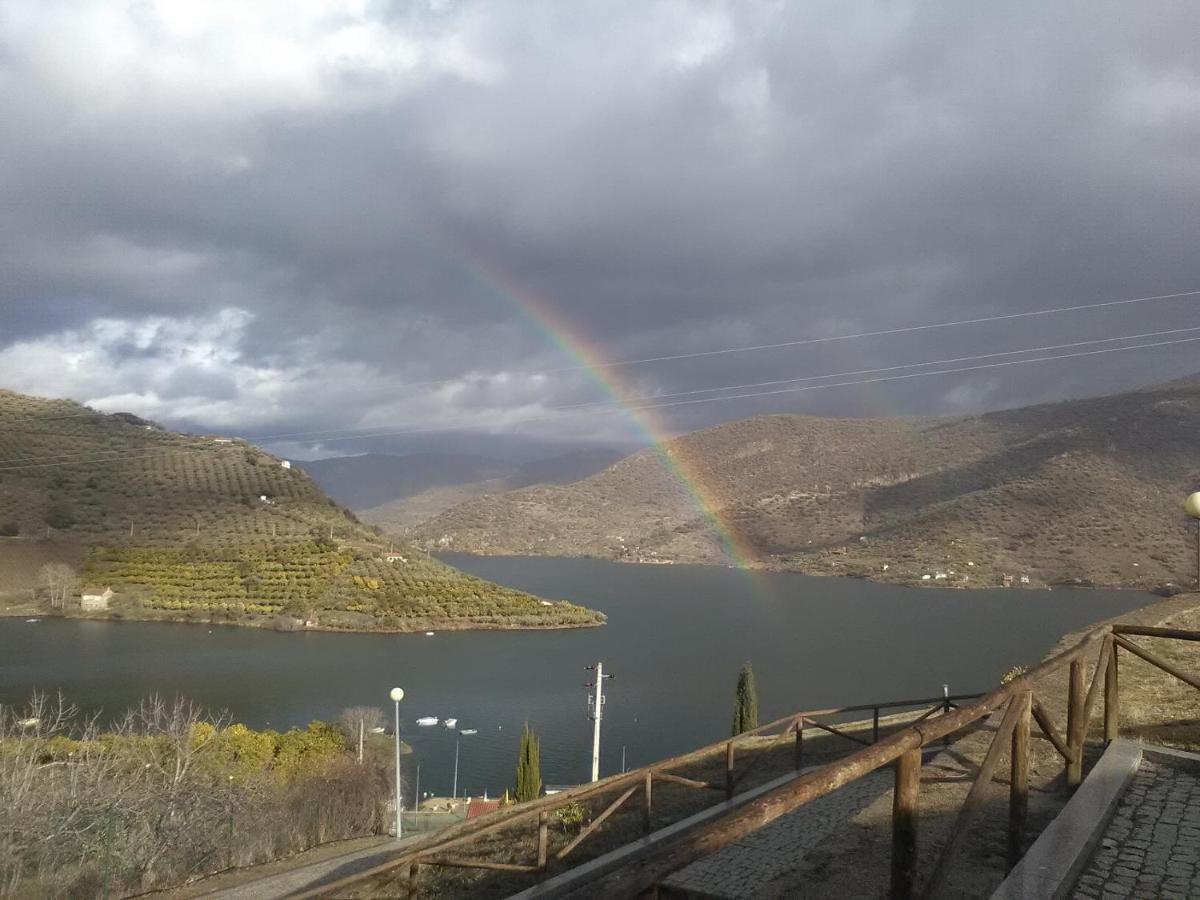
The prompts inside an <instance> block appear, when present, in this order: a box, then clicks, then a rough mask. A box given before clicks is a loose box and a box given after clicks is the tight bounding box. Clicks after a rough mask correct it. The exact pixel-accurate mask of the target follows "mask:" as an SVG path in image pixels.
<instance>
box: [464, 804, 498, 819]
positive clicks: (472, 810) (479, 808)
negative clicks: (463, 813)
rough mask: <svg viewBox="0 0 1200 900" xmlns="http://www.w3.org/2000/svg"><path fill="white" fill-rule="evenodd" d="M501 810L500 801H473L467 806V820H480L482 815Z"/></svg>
mask: <svg viewBox="0 0 1200 900" xmlns="http://www.w3.org/2000/svg"><path fill="white" fill-rule="evenodd" d="M499 808H500V801H499V800H472V801H471V802H470V803H469V804H467V818H468V819H478V818H479V817H480V816H482V815H486V814H487V813H490V812H492V811H493V810H496V809H499Z"/></svg>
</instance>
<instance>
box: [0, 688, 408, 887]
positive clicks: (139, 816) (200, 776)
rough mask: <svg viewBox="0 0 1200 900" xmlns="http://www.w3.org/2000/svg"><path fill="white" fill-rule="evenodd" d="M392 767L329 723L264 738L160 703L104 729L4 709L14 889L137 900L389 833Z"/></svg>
mask: <svg viewBox="0 0 1200 900" xmlns="http://www.w3.org/2000/svg"><path fill="white" fill-rule="evenodd" d="M388 778H389V757H388V754H387V753H386V752H378V753H373V754H371V755H370V756H368V757H367V758H366V759H365V761H363V762H362V763H360V762H358V761H357V760H356V759H355V756H354V754H353V753H352V752H350V751H349V750H348V749H347V743H346V741H345V739H344V738H343V736H342V734H341V733H340V732H339V731H338V730H337V729H335V728H334V727H332V726H330V725H327V724H325V723H323V722H313V723H312V724H310V725H309V726H308V727H307V728H305V729H292V730H290V731H286V732H282V733H280V732H276V731H254V730H252V729H249V728H246V727H245V726H243V725H239V724H230V723H228V722H226V721H223V720H221V719H217V718H213V717H211V716H209V715H207V714H205V713H204V712H203V711H202V710H200V709H199V708H197V707H196V706H194V705H193V704H191V703H190V702H189V701H186V700H182V699H181V700H176V701H174V702H173V703H167V702H164V701H162V700H160V699H157V698H152V699H150V700H147V701H145V702H143V703H142V704H141V705H140V706H139V707H138V708H137V709H134V710H131V711H130V712H128V713H127V714H126V715H125V716H124V717H122V718H121V719H119V720H117V721H116V722H114V723H112V724H111V725H110V726H108V727H107V728H106V729H104V730H100V729H98V728H97V727H96V725H95V722H94V721H93V720H90V719H88V718H87V717H84V716H81V715H80V714H79V713H78V711H77V710H75V709H74V708H72V707H70V706H68V705H67V704H65V703H64V702H63V701H62V699H61V698H60V699H59V700H58V701H57V702H55V701H50V700H48V699H47V698H46V697H44V696H38V697H34V699H33V700H32V702H31V703H30V705H29V706H28V707H27V708H25V709H21V710H16V709H13V708H8V707H0V893H3V894H5V895H15V896H28V897H49V896H72V897H84V896H98V895H101V894H103V895H105V896H110V895H113V896H124V895H126V894H130V893H143V892H146V891H149V890H154V889H162V888H167V887H171V886H173V885H178V884H180V883H182V882H184V881H186V880H190V879H193V878H195V877H198V876H201V875H205V874H209V873H212V872H215V871H219V870H222V869H225V868H229V867H231V866H241V865H251V864H255V863H260V862H264V861H267V860H271V859H276V858H279V857H281V856H287V855H290V854H292V853H295V852H298V851H301V850H305V849H308V848H309V847H312V846H314V845H315V844H318V843H322V842H325V841H330V840H338V839H342V838H349V837H356V836H362V835H369V834H376V833H385V832H386V829H387V825H388V823H389V821H390V817H389V816H388V815H387V812H388V810H387V809H386V806H385V804H386V799H385V798H386V797H388V796H390V792H389V789H388Z"/></svg>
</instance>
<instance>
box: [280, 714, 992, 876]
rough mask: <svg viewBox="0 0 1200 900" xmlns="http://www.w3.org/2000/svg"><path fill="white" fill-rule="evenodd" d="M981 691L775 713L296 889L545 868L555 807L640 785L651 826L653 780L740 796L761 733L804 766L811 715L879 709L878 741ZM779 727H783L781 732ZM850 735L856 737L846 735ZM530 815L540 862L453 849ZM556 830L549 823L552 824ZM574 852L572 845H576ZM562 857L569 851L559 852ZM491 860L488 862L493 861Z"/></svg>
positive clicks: (757, 759) (646, 821)
mask: <svg viewBox="0 0 1200 900" xmlns="http://www.w3.org/2000/svg"><path fill="white" fill-rule="evenodd" d="M980 696H981V695H980V694H952V695H950V696H949V697H944V696H943V697H922V698H916V699H905V700H888V701H884V702H881V703H864V704H857V705H851V706H836V707H828V708H824V709H813V710H805V711H803V712H799V713H790V714H789V715H786V716H783V717H782V718H779V719H775V720H774V721H771V722H768V723H766V724H765V725H760V726H759V727H757V728H754V729H751V730H749V731H744V732H742V733H741V734H738V735H735V736H734V737H732V738H727V739H725V740H721V741H718V742H716V743H713V744H709V745H707V746H705V747H701V748H700V749H698V750H692V751H689V752H688V753H684V754H681V755H679V756H674V757H671V758H669V759H665V760H661V761H659V762H656V763H653V764H652V765H649V766H644V767H642V768H640V769H633V770H631V771H629V772H625V773H622V774H620V775H613V776H610V777H608V778H604V779H601V780H600V781H597V782H594V783H593V784H589V785H584V786H582V787H578V788H573V789H571V790H569V791H562V792H560V793H557V794H554V795H552V796H546V797H540V798H538V799H537V800H533V801H529V802H527V803H521V804H517V805H514V806H511V807H502V808H501V809H498V810H496V811H494V812H491V813H489V814H488V815H486V816H481V817H480V818H478V819H472V820H470V821H468V822H463V823H461V824H459V825H454V826H451V827H450V828H447V829H444V830H443V831H441V832H437V833H435V834H433V835H430V836H429V837H428V838H425V839H423V840H421V841H418V842H416V843H414V844H413V845H411V846H410V847H409V848H408V849H406V851H405V852H404V853H403V854H400V855H398V856H397V857H396V858H395V859H392V860H389V861H388V862H386V863H382V864H380V865H378V866H375V867H373V868H370V869H367V870H364V871H363V872H360V873H358V874H357V875H353V876H349V877H347V878H344V879H341V880H339V881H336V882H330V883H329V884H326V885H322V886H321V887H319V888H314V889H313V890H310V891H307V892H305V893H302V894H297V895H295V896H296V897H297V898H306V897H322V896H328V895H330V894H333V893H336V892H338V891H341V890H343V889H345V888H347V887H350V886H351V885H354V884H358V883H361V882H364V881H369V880H372V879H382V878H387V877H389V876H391V877H394V876H395V875H396V874H397V873H401V874H404V875H405V878H406V880H407V882H408V883H409V885H410V890H414V891H415V889H416V888H415V885H416V877H417V876H416V873H417V872H419V870H420V867H421V866H424V865H441V866H455V867H463V868H487V869H496V870H500V871H538V872H544V871H545V870H546V869H547V868H548V865H549V858H547V859H546V860H545V861H543V859H542V854H543V853H544V852H546V851H545V849H544V848H543V847H542V842H543V841H544V840H545V838H544V837H543V830H544V829H543V826H544V825H545V822H544V821H543V818H542V816H543V815H545V816H547V817H548V815H549V814H550V813H551V812H552V811H553V810H557V809H560V808H562V807H563V806H566V805H567V804H570V803H573V802H582V801H586V800H592V799H595V798H596V797H599V796H603V795H605V794H615V793H616V792H617V791H622V790H623V793H622V794H620V795H619V796H618V798H617V802H616V803H614V804H610V805H609V807H607V808H606V809H605V810H604V811H603V812H602V813H601V816H603V818H605V819H606V818H608V817H609V816H611V815H612V813H614V812H616V810H617V808H619V807H620V806H621V805H623V804H624V803H625V802H626V801H627V800H628V799H629V797H630V796H631V795H632V794H634V793H636V792H637V791H638V789H639V788H640V789H641V791H642V793H643V797H644V800H643V815H642V821H643V830H644V831H646V832H649V830H650V825H651V821H652V809H653V787H652V783H651V782H652V781H662V782H666V783H668V784H677V785H682V786H684V787H689V788H696V789H703V790H712V791H719V792H724V793H725V794H726V795H727V797H728V796H730V795H731V794H732V790H733V788H735V787H736V786H737V785H738V784H740V783H742V782H743V781H745V779H746V776H747V775H749V774H750V773H751V771H752V770H754V769H755V768H757V766H758V764H759V763H760V762H761V761H762V759H763V758H764V757H765V756H766V754H765V753H763V752H759V753H758V754H757V755H756V756H755V758H754V759H753V760H751V762H750V763H748V764H747V765H745V766H743V768H742V771H740V772H736V771H735V763H736V746H737V745H739V744H742V743H745V742H747V741H749V740H750V739H753V738H756V737H763V736H770V735H772V734H774V736H775V740H774V741H772V742H771V744H769V745H768V746H767V747H766V748H756V749H757V750H760V751H761V750H763V749H766V750H769V749H771V748H772V747H774V746H775V745H776V744H777V743H778V742H779V741H780V740H782V739H783V738H785V737H786V736H787V735H789V734H794V735H795V739H796V752H795V758H794V766H795V769H796V770H797V771H799V770H800V768H801V765H802V741H803V724H802V723H803V722H805V721H807V722H809V723H810V724H814V725H817V727H820V728H823V729H824V730H828V731H830V732H831V733H834V734H839V733H842V732H841V731H840V730H837V729H835V728H832V727H828V726H824V725H822V724H821V723H817V722H816V721H815V717H817V716H821V717H826V718H827V717H830V716H845V715H847V714H853V713H865V712H870V713H872V725H873V736H874V737H875V738H876V739H877V738H878V734H879V730H878V723H879V714H880V712H882V711H885V710H893V709H906V708H912V707H923V706H928V705H929V704H934V703H936V704H937V706H936V707H935V708H934V709H931V710H929V712H928V713H926V715H928V714H929V713H933V712H940V711H942V710H943V705H944V704H947V703H948V704H949V705H950V706H952V707H953V706H954V705H955V702H956V701H964V700H973V699H976V698H978V697H980ZM776 732H777V733H776ZM843 736H847V737H848V736H849V735H848V734H844V735H843ZM851 740H854V741H858V742H863V741H862V739H860V738H856V737H851ZM721 753H723V754H724V759H725V763H726V765H725V780H724V782H723V783H721V784H712V783H710V782H707V781H699V780H696V779H691V778H685V777H684V776H681V775H675V774H672V773H671V771H670V770H671V769H677V768H681V767H684V766H687V765H691V764H693V763H696V762H700V761H701V760H703V759H705V758H706V757H709V756H712V755H714V754H721ZM522 819H529V820H531V824H533V827H535V828H536V829H537V832H538V846H539V849H538V860H537V863H536V864H535V865H521V864H517V863H486V861H483V860H470V859H466V858H462V857H457V856H453V855H449V854H447V853H446V852H445V851H447V850H449V849H452V848H455V847H458V846H461V845H462V844H464V843H468V842H470V841H473V840H475V839H477V838H479V837H482V836H483V835H486V834H489V833H492V832H496V831H499V830H502V829H504V828H507V827H512V826H515V825H516V824H517V823H518V822H519V821H520V820H522ZM601 821H602V820H601V818H600V816H598V817H597V818H596V819H594V820H593V821H592V823H591V825H590V826H589V827H588V828H587V829H586V830H585V832H584V833H582V834H580V835H578V836H577V837H576V838H575V840H574V842H573V843H572V845H571V846H570V848H569V849H570V850H574V849H575V848H576V847H577V846H578V844H579V843H580V842H581V841H582V840H583V839H585V838H586V837H588V836H590V835H592V834H593V833H595V831H597V830H598V829H597V828H596V827H594V826H598V825H599V824H600V823H601ZM546 830H548V829H546ZM568 852H569V851H568ZM559 854H560V855H559V856H558V857H557V858H558V859H561V858H562V856H565V855H566V854H564V853H563V851H559ZM485 863H486V864H485Z"/></svg>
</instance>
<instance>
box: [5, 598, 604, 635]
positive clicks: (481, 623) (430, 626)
mask: <svg viewBox="0 0 1200 900" xmlns="http://www.w3.org/2000/svg"><path fill="white" fill-rule="evenodd" d="M0 602H3V603H6V604H7V605H5V606H3V607H2V608H0V618H23V619H28V618H37V619H73V620H77V621H85V622H88V621H91V622H178V623H182V624H187V625H209V626H211V625H235V626H237V627H239V628H260V629H265V630H268V631H279V632H284V633H298V632H314V631H315V632H333V633H338V634H425V633H427V632H430V631H432V632H435V633H436V632H438V631H563V630H570V629H577V628H598V627H600V626H601V625H604V624H606V617H605V616H604V614H603V613H597V614H596V615H597V616H598V619H596V620H594V621H583V622H566V623H555V624H542V623H536V622H535V623H510V622H496V621H491V620H488V619H487V618H486V617H485V618H480V619H474V618H459V619H413V620H411V621H408V622H403V624H402V625H400V626H398V627H386V626H382V625H380V626H376V627H366V626H365V625H361V626H356V625H355V624H353V623H342V622H340V621H338V622H336V623H333V624H331V623H330V622H328V621H322V620H321V619H320V618H318V619H316V620H315V621H314V620H302V619H295V618H290V617H283V616H278V615H275V616H260V615H256V614H254V613H245V614H236V615H229V614H226V615H211V616H210V615H205V614H204V613H201V612H199V611H197V610H187V611H185V612H183V613H173V612H172V611H170V610H157V609H146V608H141V609H134V608H129V607H128V606H126V607H122V608H120V609H115V608H114V609H110V610H97V611H89V612H84V611H82V610H75V609H68V610H62V609H52V608H50V607H48V606H46V605H45V604H43V603H31V602H24V603H22V602H20V601H16V600H14V601H7V600H4V599H2V598H0ZM335 612H338V611H335Z"/></svg>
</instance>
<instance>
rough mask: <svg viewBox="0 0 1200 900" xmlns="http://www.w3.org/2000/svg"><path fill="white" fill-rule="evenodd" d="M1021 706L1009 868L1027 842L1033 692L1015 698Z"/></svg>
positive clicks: (1014, 755)
mask: <svg viewBox="0 0 1200 900" xmlns="http://www.w3.org/2000/svg"><path fill="white" fill-rule="evenodd" d="M1012 702H1013V703H1016V704H1018V707H1017V722H1016V725H1015V727H1014V728H1013V733H1012V778H1011V780H1010V784H1009V791H1008V864H1009V866H1010V867H1011V866H1015V865H1016V864H1017V860H1019V859H1020V858H1021V853H1022V851H1023V849H1024V848H1023V847H1022V844H1023V843H1024V840H1025V815H1026V813H1027V812H1028V810H1029V714H1030V710H1031V709H1032V706H1033V692H1032V691H1021V692H1020V693H1019V694H1016V695H1014V696H1013V699H1012Z"/></svg>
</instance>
